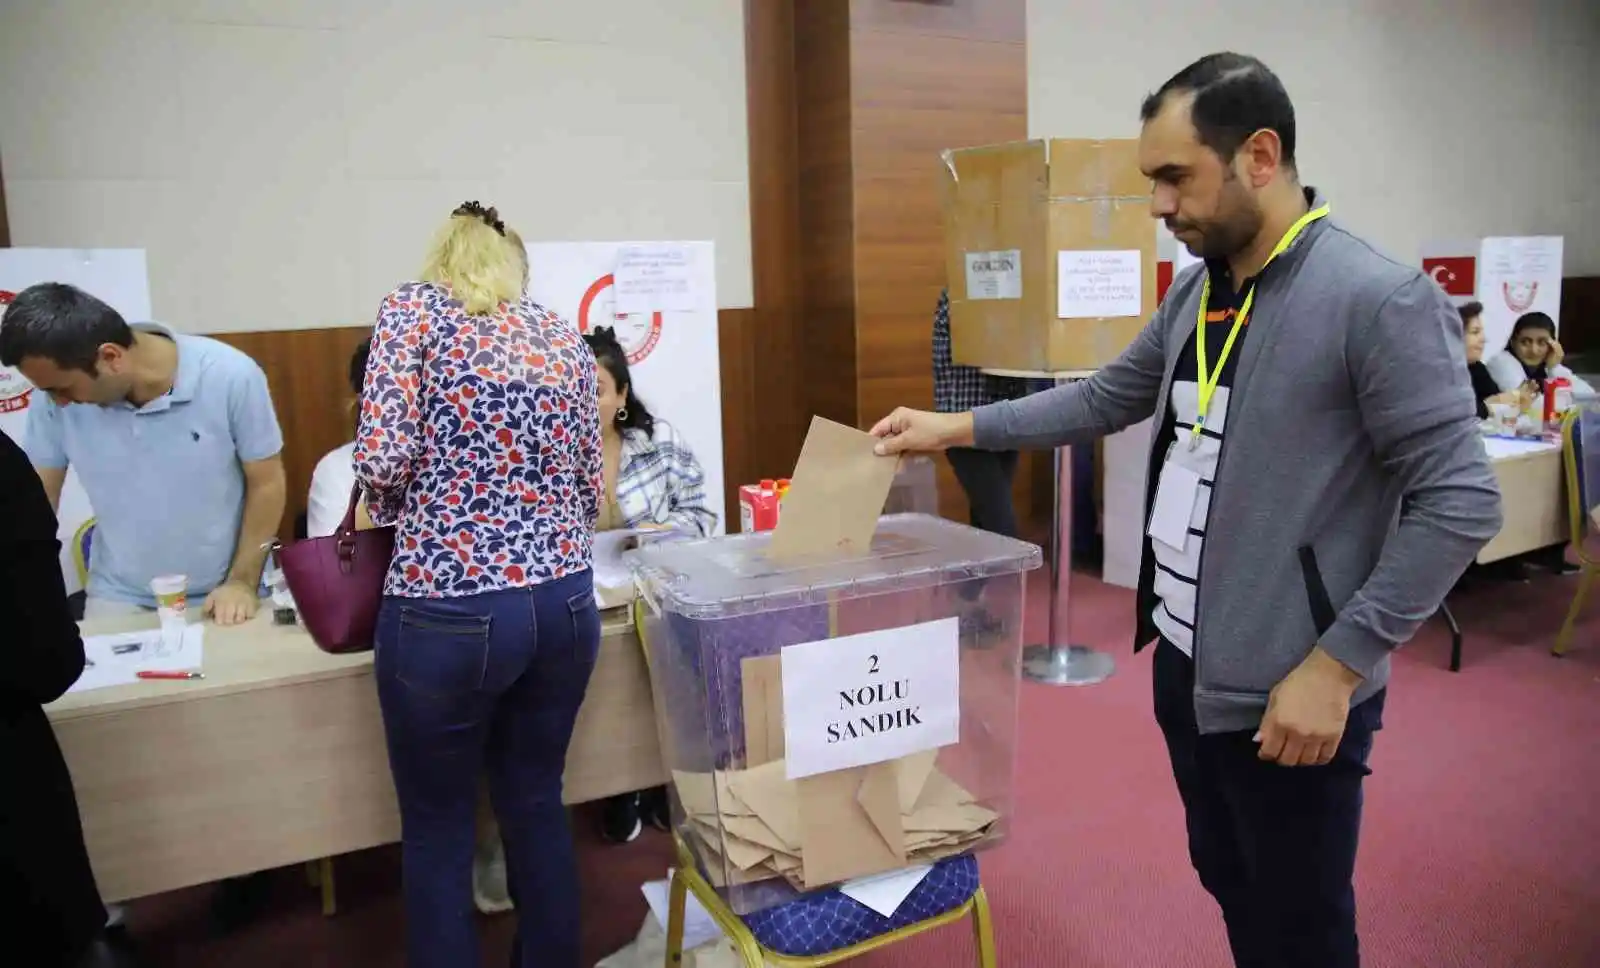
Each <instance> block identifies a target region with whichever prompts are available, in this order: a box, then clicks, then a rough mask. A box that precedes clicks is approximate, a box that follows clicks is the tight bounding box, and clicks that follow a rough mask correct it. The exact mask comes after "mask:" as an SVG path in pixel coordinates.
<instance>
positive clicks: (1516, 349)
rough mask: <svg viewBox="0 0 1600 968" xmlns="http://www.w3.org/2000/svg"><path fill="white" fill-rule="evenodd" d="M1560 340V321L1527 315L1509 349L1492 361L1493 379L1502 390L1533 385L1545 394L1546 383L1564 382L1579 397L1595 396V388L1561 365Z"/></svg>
mask: <svg viewBox="0 0 1600 968" xmlns="http://www.w3.org/2000/svg"><path fill="white" fill-rule="evenodd" d="M1564 355H1565V354H1564V351H1563V350H1562V349H1561V343H1560V342H1558V341H1557V340H1556V321H1555V320H1553V319H1551V318H1550V317H1549V316H1548V315H1547V314H1545V313H1526V314H1524V315H1523V316H1522V317H1521V318H1519V319H1518V320H1517V321H1516V323H1515V325H1513V326H1512V327H1511V338H1510V339H1509V340H1507V341H1506V348H1505V349H1503V350H1501V351H1500V352H1498V353H1496V354H1495V355H1494V356H1493V357H1491V358H1490V359H1489V362H1488V367H1489V375H1490V376H1492V377H1494V382H1495V383H1496V384H1497V385H1498V386H1499V387H1500V389H1501V390H1505V391H1509V390H1516V389H1518V388H1520V387H1521V386H1522V385H1523V384H1525V383H1528V382H1532V383H1534V384H1537V385H1538V388H1539V390H1540V392H1543V391H1544V383H1545V380H1553V379H1557V378H1560V379H1564V380H1566V381H1567V382H1568V383H1570V384H1572V392H1573V393H1574V394H1577V395H1589V394H1593V393H1594V387H1591V386H1590V385H1589V384H1588V383H1587V382H1585V381H1583V380H1582V379H1579V378H1578V376H1577V375H1575V374H1574V373H1573V372H1572V371H1571V370H1570V369H1568V368H1567V367H1565V366H1562V365H1561V361H1562V359H1563V357H1564Z"/></svg>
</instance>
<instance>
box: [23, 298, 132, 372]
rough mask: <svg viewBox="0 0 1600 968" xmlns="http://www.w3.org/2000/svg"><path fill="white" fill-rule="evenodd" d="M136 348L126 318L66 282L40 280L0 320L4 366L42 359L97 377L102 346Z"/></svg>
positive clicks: (65, 368) (62, 367)
mask: <svg viewBox="0 0 1600 968" xmlns="http://www.w3.org/2000/svg"><path fill="white" fill-rule="evenodd" d="M106 343H114V344H116V345H117V346H123V347H128V346H132V345H133V328H132V327H131V326H129V325H128V322H127V320H125V319H123V318H122V314H121V313H119V312H117V311H116V310H115V309H112V308H111V307H110V306H108V305H106V304H105V303H103V302H101V301H100V300H98V299H96V298H95V297H93V296H91V295H89V294H88V293H86V292H84V291H83V290H82V289H79V288H78V287H77V286H69V285H67V284H66V283H64V282H41V283H39V284H38V285H36V286H29V287H28V288H26V289H24V290H22V291H21V292H19V293H17V298H15V299H13V300H12V301H11V305H10V306H7V307H6V311H5V315H4V316H3V317H0V365H5V366H16V365H17V364H18V363H21V362H22V361H23V359H25V358H27V357H42V358H43V359H47V360H49V361H50V362H52V363H54V364H55V365H56V366H58V367H60V368H61V369H63V370H82V371H84V372H85V373H89V374H91V375H92V374H94V373H95V371H96V369H97V365H96V361H97V359H98V356H99V350H100V347H101V346H103V345H105V344H106Z"/></svg>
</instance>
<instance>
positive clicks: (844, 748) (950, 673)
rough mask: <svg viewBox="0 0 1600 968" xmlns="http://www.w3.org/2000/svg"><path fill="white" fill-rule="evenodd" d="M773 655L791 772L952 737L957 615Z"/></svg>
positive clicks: (956, 708) (883, 756) (802, 773)
mask: <svg viewBox="0 0 1600 968" xmlns="http://www.w3.org/2000/svg"><path fill="white" fill-rule="evenodd" d="M780 656H781V659H780V661H781V662H782V676H783V738H784V750H785V754H786V771H787V773H788V776H789V779H791V780H798V779H800V778H801V777H807V776H814V775H816V774H818V773H831V772H833V771H835V770H846V769H850V768H851V767H856V766H869V765H871V764H873V763H883V762H886V761H888V760H895V759H899V758H900V757H902V756H909V755H910V754H912V753H921V752H923V751H925V750H932V749H938V748H940V747H943V746H950V745H952V744H954V743H956V742H959V741H960V739H961V655H960V639H959V625H958V620H957V619H954V618H946V619H939V620H938V621H935V622H923V623H921V624H918V625H907V626H904V627H901V628H894V629H882V630H880V631H877V632H862V633H859V634H856V635H842V636H839V637H838V638H833V639H822V640H820V641H817V642H807V643H804V644H801V645H789V646H785V647H784V648H783V651H782V652H781V653H780Z"/></svg>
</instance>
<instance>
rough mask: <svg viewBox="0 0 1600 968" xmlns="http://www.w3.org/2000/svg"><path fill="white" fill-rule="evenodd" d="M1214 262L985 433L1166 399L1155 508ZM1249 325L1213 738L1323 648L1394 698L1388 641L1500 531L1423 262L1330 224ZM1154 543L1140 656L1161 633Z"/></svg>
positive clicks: (1057, 437) (1205, 623)
mask: <svg viewBox="0 0 1600 968" xmlns="http://www.w3.org/2000/svg"><path fill="white" fill-rule="evenodd" d="M1316 204H1319V205H1320V204H1322V199H1320V198H1318V199H1316ZM1205 271H1206V270H1205V267H1204V266H1196V267H1193V268H1190V269H1188V270H1186V271H1185V272H1183V273H1182V274H1180V275H1179V277H1178V278H1177V279H1176V280H1175V281H1174V283H1173V285H1172V288H1171V290H1170V291H1169V292H1168V293H1167V296H1166V299H1165V300H1164V301H1163V302H1162V304H1161V306H1160V307H1159V308H1158V309H1157V311H1156V312H1155V314H1154V315H1153V316H1152V317H1151V319H1150V322H1149V324H1148V325H1147V326H1145V328H1144V330H1143V331H1142V332H1141V333H1140V334H1139V336H1138V337H1137V338H1135V339H1134V341H1133V343H1132V345H1130V346H1129V347H1128V349H1127V350H1126V351H1125V352H1124V353H1123V354H1122V356H1121V357H1119V358H1118V359H1117V360H1116V361H1115V362H1113V363H1111V364H1110V365H1108V366H1106V367H1105V368H1104V369H1102V370H1100V371H1099V372H1098V373H1096V374H1095V375H1094V376H1093V377H1091V378H1089V379H1087V380H1084V381H1081V382H1078V383H1073V384H1067V385H1063V386H1059V387H1056V388H1054V389H1051V390H1048V391H1046V392H1044V393H1040V394H1036V395H1034V396H1031V397H1025V398H1023V399H1020V400H1009V401H1004V402H1000V403H995V404H991V405H989V406H987V407H983V408H980V409H978V410H976V411H974V434H975V436H976V443H977V445H978V446H979V447H982V448H988V449H994V450H1008V449H1013V448H1045V447H1058V446H1064V445H1072V444H1083V443H1088V442H1090V441H1092V440H1093V439H1094V438H1096V437H1101V436H1104V435H1106V434H1111V433H1115V432H1117V431H1119V430H1122V429H1123V428H1125V427H1128V426H1131V425H1133V424H1135V423H1138V422H1139V421H1141V420H1144V419H1146V418H1147V417H1150V416H1151V415H1153V414H1156V413H1158V412H1159V413H1160V414H1161V415H1162V420H1161V421H1160V422H1158V424H1157V426H1158V427H1159V430H1158V432H1157V433H1156V434H1155V440H1154V444H1153V446H1152V448H1151V453H1150V473H1149V475H1148V481H1149V490H1148V491H1147V493H1146V496H1145V507H1146V508H1148V507H1149V504H1150V499H1151V496H1152V495H1153V493H1154V488H1155V483H1156V481H1157V480H1158V477H1159V471H1160V466H1161V462H1162V460H1163V459H1164V457H1165V455H1166V453H1167V448H1168V447H1169V446H1170V445H1171V443H1172V441H1173V437H1174V435H1173V431H1172V417H1171V411H1170V409H1169V405H1168V399H1167V396H1168V393H1169V392H1170V389H1171V384H1172V372H1173V369H1174V367H1175V365H1176V363H1177V358H1178V354H1179V353H1180V352H1182V351H1183V349H1184V346H1185V344H1186V343H1187V341H1188V339H1189V336H1190V335H1191V334H1192V333H1193V332H1194V330H1195V317H1196V314H1197V312H1198V310H1199V302H1200V290H1201V283H1202V281H1203V279H1204V275H1205ZM1249 326H1250V336H1249V338H1248V339H1246V340H1244V342H1243V343H1242V344H1241V346H1240V349H1239V353H1240V357H1239V364H1238V369H1237V372H1236V373H1235V375H1234V381H1233V388H1232V390H1231V391H1230V394H1229V403H1228V415H1227V427H1228V432H1227V435H1226V436H1225V437H1224V438H1223V443H1222V451H1221V455H1220V456H1219V458H1218V466H1217V474H1216V482H1215V486H1214V489H1213V492H1212V493H1213V496H1212V502H1211V510H1210V517H1209V519H1208V520H1207V523H1206V541H1205V545H1204V547H1203V549H1202V553H1201V559H1200V575H1199V592H1198V599H1197V602H1196V614H1195V635H1194V638H1195V663H1196V668H1195V714H1196V718H1197V721H1198V723H1199V726H1200V730H1201V732H1203V733H1216V732H1226V731H1229V730H1245V729H1254V728H1255V727H1256V726H1257V725H1259V723H1260V721H1261V716H1262V714H1263V712H1265V710H1266V705H1267V694H1268V693H1269V692H1270V691H1271V690H1272V687H1273V686H1274V685H1276V684H1277V683H1278V682H1279V681H1280V680H1282V679H1283V677H1284V676H1285V675H1287V674H1288V673H1289V671H1290V670H1292V669H1293V668H1294V667H1295V666H1296V665H1297V664H1299V663H1300V661H1301V660H1303V659H1304V658H1305V657H1306V656H1307V654H1309V653H1310V651H1311V649H1312V648H1313V647H1314V646H1316V645H1318V644H1320V645H1321V646H1322V648H1323V649H1324V650H1325V651H1326V652H1328V653H1330V654H1331V655H1333V656H1334V657H1335V658H1337V659H1338V660H1339V661H1341V662H1343V663H1344V664H1345V665H1347V666H1349V667H1350V668H1351V669H1354V670H1355V671H1356V672H1358V673H1360V674H1361V675H1362V676H1364V677H1365V681H1364V682H1363V683H1362V684H1361V686H1360V687H1359V688H1358V689H1357V691H1356V694H1355V696H1354V697H1353V700H1352V702H1357V703H1358V702H1361V701H1362V700H1364V699H1366V698H1367V697H1369V696H1371V695H1373V694H1374V693H1376V692H1377V691H1378V690H1379V689H1381V688H1383V687H1384V685H1385V684H1386V683H1387V682H1388V679H1389V653H1390V652H1391V651H1393V650H1394V649H1397V648H1399V647H1400V646H1401V645H1404V644H1405V643H1406V642H1407V641H1408V640H1409V639H1410V638H1411V636H1412V634H1413V633H1414V632H1416V630H1417V627H1418V626H1419V625H1421V624H1422V623H1423V622H1424V621H1426V620H1427V619H1428V618H1429V617H1430V616H1431V615H1433V614H1434V612H1435V611H1436V610H1437V609H1438V607H1439V604H1440V602H1442V601H1443V600H1444V597H1445V594H1446V592H1448V591H1449V590H1450V587H1451V585H1453V584H1454V583H1455V581H1456V579H1457V578H1459V577H1460V575H1461V573H1462V572H1463V571H1465V570H1466V567H1467V565H1468V564H1470V563H1471V562H1472V559H1473V558H1474V557H1475V556H1476V555H1477V553H1478V550H1479V549H1480V548H1481V547H1482V546H1483V545H1484V544H1485V543H1487V542H1488V541H1489V540H1490V539H1491V538H1493V537H1494V536H1495V534H1496V533H1498V531H1499V530H1500V521H1501V515H1500V492H1499V488H1498V486H1497V485H1496V483H1495V477H1494V472H1493V470H1492V468H1491V467H1490V465H1489V460H1488V457H1487V456H1486V454H1485V452H1484V447H1483V443H1482V442H1481V440H1480V439H1479V436H1478V428H1477V419H1476V406H1475V399H1474V397H1473V393H1472V386H1471V382H1470V381H1469V379H1468V377H1467V365H1466V357H1465V354H1464V351H1463V349H1462V338H1461V321H1460V317H1459V316H1458V315H1457V314H1456V311H1455V308H1454V307H1453V306H1452V305H1451V303H1450V301H1449V299H1448V298H1447V297H1446V296H1445V294H1444V293H1443V292H1442V291H1441V290H1440V289H1439V288H1438V286H1436V285H1435V284H1434V283H1433V282H1432V280H1430V279H1429V278H1428V277H1427V276H1426V275H1424V274H1423V273H1422V272H1421V270H1419V269H1416V268H1414V267H1411V266H1406V265H1402V264H1400V263H1398V262H1395V261H1394V260H1392V259H1390V258H1388V257H1386V256H1384V255H1382V254H1380V253H1378V252H1377V251H1376V250H1374V249H1373V248H1372V247H1371V246H1369V245H1368V244H1367V243H1365V242H1363V241H1362V240H1360V239H1358V238H1356V237H1355V236H1354V235H1352V234H1350V233H1349V232H1348V231H1346V230H1345V229H1343V228H1341V227H1340V226H1339V225H1337V224H1336V223H1333V222H1331V221H1330V220H1329V219H1326V218H1324V219H1322V220H1320V221H1317V222H1314V223H1312V225H1311V226H1310V227H1309V228H1307V229H1306V230H1305V232H1304V233H1302V235H1301V236H1300V238H1299V239H1298V240H1297V241H1296V242H1295V244H1294V245H1293V246H1292V247H1291V248H1290V249H1289V250H1288V251H1287V252H1285V253H1284V254H1283V255H1281V256H1279V257H1278V258H1277V259H1276V260H1275V261H1274V262H1273V264H1272V265H1271V266H1270V267H1269V268H1268V269H1267V271H1266V272H1265V273H1263V274H1262V277H1261V279H1260V281H1259V283H1258V285H1257V290H1256V295H1255V306H1254V309H1253V310H1252V312H1251V316H1250V323H1249ZM1145 542H1146V544H1145V549H1144V559H1143V565H1142V567H1141V569H1140V579H1139V597H1138V609H1139V613H1138V631H1137V634H1136V637H1135V642H1134V647H1135V650H1138V649H1141V648H1143V647H1144V646H1145V645H1148V644H1149V643H1150V642H1151V641H1152V640H1153V639H1154V638H1155V637H1156V635H1157V632H1156V629H1155V626H1154V624H1153V622H1152V620H1151V612H1152V610H1153V609H1154V607H1155V605H1156V598H1155V593H1154V590H1153V584H1154V569H1153V565H1152V562H1153V555H1152V553H1151V550H1150V547H1149V539H1148V538H1146V539H1145Z"/></svg>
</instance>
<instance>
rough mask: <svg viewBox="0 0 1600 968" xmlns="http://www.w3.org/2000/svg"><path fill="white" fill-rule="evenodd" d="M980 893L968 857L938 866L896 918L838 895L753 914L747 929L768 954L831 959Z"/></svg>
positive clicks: (820, 895)
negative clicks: (817, 956) (846, 949)
mask: <svg viewBox="0 0 1600 968" xmlns="http://www.w3.org/2000/svg"><path fill="white" fill-rule="evenodd" d="M977 890H978V861H977V858H975V857H973V856H972V855H971V854H962V855H960V856H957V857H947V858H945V859H944V860H942V861H939V862H938V863H937V864H935V865H934V866H933V870H931V871H929V872H928V876H927V877H925V878H923V879H922V883H921V884H918V885H917V887H916V889H915V890H913V891H912V892H911V894H910V895H909V896H908V897H907V898H906V899H905V900H904V901H902V902H901V904H900V907H899V909H898V910H896V911H895V912H894V917H892V918H886V917H884V916H883V915H881V914H879V913H878V912H877V911H874V910H872V909H871V908H869V907H867V906H866V905H865V904H862V903H861V902H860V901H856V900H853V899H851V898H848V897H845V896H844V895H843V894H840V893H839V892H838V891H837V890H832V891H820V892H818V893H816V894H808V895H806V896H805V897H802V898H799V899H797V900H794V901H790V902H788V903H787V904H780V905H778V906H777V907H771V908H767V909H766V910H765V911H757V912H756V913H754V914H747V915H745V918H744V923H745V926H746V927H748V928H749V929H750V933H751V934H753V935H755V938H756V940H757V941H759V942H761V945H762V947H764V948H766V949H767V950H768V951H772V952H774V953H776V954H780V955H790V956H794V957H804V956H808V955H825V954H828V953H829V952H833V951H838V950H839V949H841V948H848V947H850V946H851V945H856V944H860V943H861V942H863V941H869V940H871V939H873V938H876V937H878V936H880V935H884V934H888V933H889V932H891V931H895V930H898V929H900V928H904V927H908V926H910V925H913V924H916V923H918V922H919V921H926V920H928V919H929V918H935V917H938V916H939V915H941V914H944V913H945V912H947V911H953V910H955V909H956V908H958V907H960V906H961V905H963V904H965V903H967V901H968V900H970V899H971V898H972V895H973V894H974V893H976V892H977Z"/></svg>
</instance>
